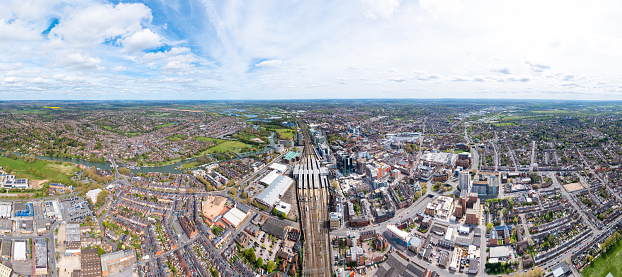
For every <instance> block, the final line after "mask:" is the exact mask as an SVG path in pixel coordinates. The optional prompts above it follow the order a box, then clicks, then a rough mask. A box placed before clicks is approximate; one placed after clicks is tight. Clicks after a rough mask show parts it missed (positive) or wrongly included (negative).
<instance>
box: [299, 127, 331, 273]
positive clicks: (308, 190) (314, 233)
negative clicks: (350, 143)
mask: <svg viewBox="0 0 622 277" xmlns="http://www.w3.org/2000/svg"><path fill="white" fill-rule="evenodd" d="M298 126H300V127H301V130H302V132H303V136H304V150H303V153H302V157H301V159H300V162H299V163H298V164H297V165H295V167H294V178H295V179H296V181H297V186H298V189H297V197H298V206H299V207H300V218H301V224H302V229H303V235H304V247H303V249H304V250H303V268H302V275H303V276H314V277H315V276H318V277H319V276H324V277H330V276H331V272H332V271H331V259H330V253H329V251H330V238H329V233H328V232H329V228H328V227H329V226H328V213H329V201H330V197H329V191H328V187H329V185H330V184H329V178H328V169H327V168H325V167H321V165H320V162H319V161H318V156H317V153H316V151H315V149H314V147H313V144H312V143H311V136H310V134H309V130H308V129H307V128H306V126H304V125H302V123H301V122H300V121H298Z"/></svg>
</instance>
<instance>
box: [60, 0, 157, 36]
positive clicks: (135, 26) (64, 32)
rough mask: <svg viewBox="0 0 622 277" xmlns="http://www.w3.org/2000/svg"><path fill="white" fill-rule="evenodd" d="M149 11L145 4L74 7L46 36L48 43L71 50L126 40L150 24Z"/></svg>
mask: <svg viewBox="0 0 622 277" xmlns="http://www.w3.org/2000/svg"><path fill="white" fill-rule="evenodd" d="M151 18H152V16H151V10H150V9H149V8H147V6H145V5H144V4H140V3H138V4H125V3H120V4H117V5H116V6H114V5H112V4H104V5H94V6H89V7H76V8H73V9H71V11H70V13H69V14H68V15H67V17H65V18H61V20H60V23H59V24H58V25H57V26H56V27H54V28H53V29H52V30H51V31H50V34H49V38H50V40H52V41H54V42H56V43H61V45H62V44H70V45H74V46H82V47H93V46H95V45H99V44H101V43H104V42H105V41H106V40H111V39H115V38H117V37H122V38H126V37H128V36H131V35H133V34H134V33H136V32H139V31H141V30H142V29H143V27H142V22H150V21H151Z"/></svg>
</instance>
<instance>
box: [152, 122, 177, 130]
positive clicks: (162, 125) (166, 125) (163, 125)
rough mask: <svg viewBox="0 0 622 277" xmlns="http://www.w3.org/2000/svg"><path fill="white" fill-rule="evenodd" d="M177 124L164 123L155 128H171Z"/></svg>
mask: <svg viewBox="0 0 622 277" xmlns="http://www.w3.org/2000/svg"><path fill="white" fill-rule="evenodd" d="M175 124H177V123H165V124H160V125H156V126H155V128H156V129H161V128H165V127H169V126H173V125H175Z"/></svg>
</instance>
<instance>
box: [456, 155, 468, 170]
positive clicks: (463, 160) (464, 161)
mask: <svg viewBox="0 0 622 277" xmlns="http://www.w3.org/2000/svg"><path fill="white" fill-rule="evenodd" d="M456 166H460V167H463V168H469V167H470V166H471V153H467V152H462V153H460V154H458V159H457V160H456Z"/></svg>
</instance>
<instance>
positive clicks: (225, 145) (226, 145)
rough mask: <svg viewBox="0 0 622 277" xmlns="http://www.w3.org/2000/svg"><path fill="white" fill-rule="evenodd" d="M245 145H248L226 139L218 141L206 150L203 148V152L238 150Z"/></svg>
mask: <svg viewBox="0 0 622 277" xmlns="http://www.w3.org/2000/svg"><path fill="white" fill-rule="evenodd" d="M247 146H248V145H247V144H246V143H243V142H239V141H230V140H227V141H224V142H221V143H218V144H216V145H215V146H212V147H210V148H208V149H207V150H205V153H206V154H213V153H222V152H226V151H229V150H230V151H233V152H239V150H238V148H244V147H247Z"/></svg>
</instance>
